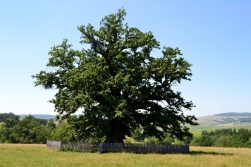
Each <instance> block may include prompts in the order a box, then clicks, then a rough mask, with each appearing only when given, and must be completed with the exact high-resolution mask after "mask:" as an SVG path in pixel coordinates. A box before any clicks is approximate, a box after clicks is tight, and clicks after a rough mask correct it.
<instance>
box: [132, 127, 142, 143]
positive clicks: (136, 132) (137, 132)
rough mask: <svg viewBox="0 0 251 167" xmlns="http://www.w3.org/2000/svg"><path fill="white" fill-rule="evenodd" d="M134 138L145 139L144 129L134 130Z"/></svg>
mask: <svg viewBox="0 0 251 167" xmlns="http://www.w3.org/2000/svg"><path fill="white" fill-rule="evenodd" d="M132 138H133V139H134V140H136V141H138V142H139V141H143V140H144V139H145V137H144V136H143V129H142V128H136V129H135V130H134V132H133V133H132Z"/></svg>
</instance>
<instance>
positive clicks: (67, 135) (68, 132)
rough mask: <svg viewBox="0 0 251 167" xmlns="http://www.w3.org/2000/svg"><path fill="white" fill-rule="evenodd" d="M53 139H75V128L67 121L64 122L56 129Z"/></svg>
mask: <svg viewBox="0 0 251 167" xmlns="http://www.w3.org/2000/svg"><path fill="white" fill-rule="evenodd" d="M51 139H52V140H58V141H74V140H75V133H74V129H73V128H72V127H71V125H69V124H68V123H67V122H62V123H60V124H59V125H58V126H57V128H56V129H55V132H54V133H53V135H52V137H51Z"/></svg>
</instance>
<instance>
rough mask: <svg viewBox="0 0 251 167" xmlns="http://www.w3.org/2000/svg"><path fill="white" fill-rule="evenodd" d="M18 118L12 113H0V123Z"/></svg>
mask: <svg viewBox="0 0 251 167" xmlns="http://www.w3.org/2000/svg"><path fill="white" fill-rule="evenodd" d="M10 117H12V118H19V116H18V115H15V114H14V113H12V112H10V113H0V122H5V120H6V119H7V118H10Z"/></svg>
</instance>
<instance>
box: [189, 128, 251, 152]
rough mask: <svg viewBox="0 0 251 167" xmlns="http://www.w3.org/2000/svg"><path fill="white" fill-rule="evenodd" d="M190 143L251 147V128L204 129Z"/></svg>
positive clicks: (193, 144)
mask: <svg viewBox="0 0 251 167" xmlns="http://www.w3.org/2000/svg"><path fill="white" fill-rule="evenodd" d="M190 145H192V146H214V147H248V148H251V130H248V129H238V130H236V129H221V130H220V129H217V130H215V131H202V134H201V136H200V137H195V138H194V139H193V140H192V141H191V144H190Z"/></svg>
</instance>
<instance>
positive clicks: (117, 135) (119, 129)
mask: <svg viewBox="0 0 251 167" xmlns="http://www.w3.org/2000/svg"><path fill="white" fill-rule="evenodd" d="M123 139H125V127H124V125H123V123H122V122H121V121H119V120H118V119H114V120H112V126H111V130H110V133H108V134H107V135H106V140H105V143H124V141H123Z"/></svg>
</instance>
